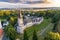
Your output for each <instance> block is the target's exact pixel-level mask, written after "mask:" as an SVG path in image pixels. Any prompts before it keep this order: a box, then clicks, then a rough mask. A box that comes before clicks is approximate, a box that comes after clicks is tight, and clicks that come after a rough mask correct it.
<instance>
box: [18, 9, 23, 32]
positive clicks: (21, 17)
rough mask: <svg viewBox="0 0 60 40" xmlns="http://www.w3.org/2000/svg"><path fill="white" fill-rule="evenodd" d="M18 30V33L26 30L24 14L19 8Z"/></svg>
mask: <svg viewBox="0 0 60 40" xmlns="http://www.w3.org/2000/svg"><path fill="white" fill-rule="evenodd" d="M17 32H18V33H23V32H24V23H23V15H22V11H21V9H20V10H19V14H18V27H17Z"/></svg>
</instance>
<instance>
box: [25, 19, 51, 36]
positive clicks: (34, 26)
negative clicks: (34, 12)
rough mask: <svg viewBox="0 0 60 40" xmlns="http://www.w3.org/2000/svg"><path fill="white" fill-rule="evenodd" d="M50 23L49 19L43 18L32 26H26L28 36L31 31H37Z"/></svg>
mask: <svg viewBox="0 0 60 40" xmlns="http://www.w3.org/2000/svg"><path fill="white" fill-rule="evenodd" d="M50 23H51V19H44V21H43V22H42V23H41V24H38V25H33V26H32V27H29V28H26V29H25V30H26V32H27V35H28V37H30V36H33V31H34V30H35V31H37V32H39V31H40V30H41V29H43V28H45V27H47V26H48V25H49V24H50Z"/></svg>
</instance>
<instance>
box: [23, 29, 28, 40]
mask: <svg viewBox="0 0 60 40" xmlns="http://www.w3.org/2000/svg"><path fill="white" fill-rule="evenodd" d="M23 40H28V35H27V33H26V31H25V30H24V38H23Z"/></svg>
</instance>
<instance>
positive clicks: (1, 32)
mask: <svg viewBox="0 0 60 40" xmlns="http://www.w3.org/2000/svg"><path fill="white" fill-rule="evenodd" d="M2 35H3V29H0V37H1V36H2Z"/></svg>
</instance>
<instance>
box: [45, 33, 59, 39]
mask: <svg viewBox="0 0 60 40" xmlns="http://www.w3.org/2000/svg"><path fill="white" fill-rule="evenodd" d="M44 40H60V34H59V33H58V32H57V33H54V32H49V33H48V34H47V36H46V37H45V38H44Z"/></svg>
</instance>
